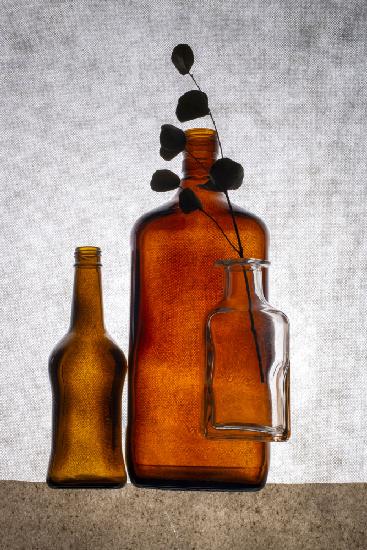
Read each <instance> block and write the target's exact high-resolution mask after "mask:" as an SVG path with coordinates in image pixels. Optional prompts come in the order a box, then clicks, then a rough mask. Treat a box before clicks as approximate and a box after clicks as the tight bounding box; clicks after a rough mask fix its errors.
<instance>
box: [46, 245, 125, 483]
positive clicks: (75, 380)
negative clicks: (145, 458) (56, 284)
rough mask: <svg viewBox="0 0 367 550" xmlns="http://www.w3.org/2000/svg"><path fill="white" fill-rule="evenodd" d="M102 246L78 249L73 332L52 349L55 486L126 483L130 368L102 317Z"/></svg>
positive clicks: (51, 472)
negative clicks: (124, 405)
mask: <svg viewBox="0 0 367 550" xmlns="http://www.w3.org/2000/svg"><path fill="white" fill-rule="evenodd" d="M101 265H102V264H101V251H100V249H99V248H97V247H92V246H83V247H79V248H77V249H76V251H75V279H74V292H73V304H72V312H71V323H70V329H69V332H68V333H67V334H66V336H65V337H64V338H63V339H62V340H61V342H59V344H58V345H57V346H56V347H55V349H54V350H53V351H52V353H51V355H50V359H49V373H50V380H51V386H52V396H53V411H52V421H53V429H52V450H51V456H50V462H49V468H48V473H47V483H48V485H50V486H51V487H69V488H77V487H91V488H93V487H104V488H109V487H122V486H123V485H124V484H125V483H126V472H125V465H124V459H123V456H122V433H121V397H122V388H123V383H124V378H125V374H126V368H127V366H126V360H125V357H124V354H123V352H122V351H121V350H120V348H119V347H118V346H117V345H116V344H115V342H114V341H113V340H112V339H111V338H110V336H109V335H108V334H107V332H106V329H105V326H104V322H103V308H102V286H101Z"/></svg>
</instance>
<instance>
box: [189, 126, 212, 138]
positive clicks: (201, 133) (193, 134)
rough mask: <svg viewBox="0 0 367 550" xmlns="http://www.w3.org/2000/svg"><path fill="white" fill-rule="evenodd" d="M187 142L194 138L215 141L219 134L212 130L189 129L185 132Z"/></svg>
mask: <svg viewBox="0 0 367 550" xmlns="http://www.w3.org/2000/svg"><path fill="white" fill-rule="evenodd" d="M185 135H186V138H187V140H189V139H192V138H205V139H213V140H215V139H216V137H217V132H216V131H215V130H213V129H212V128H189V129H188V130H185Z"/></svg>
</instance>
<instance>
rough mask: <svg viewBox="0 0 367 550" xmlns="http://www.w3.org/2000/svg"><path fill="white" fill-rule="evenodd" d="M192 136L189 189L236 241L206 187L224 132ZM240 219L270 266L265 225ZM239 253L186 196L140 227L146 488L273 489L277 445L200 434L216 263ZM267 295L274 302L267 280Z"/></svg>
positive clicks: (136, 338) (136, 402) (136, 411)
mask: <svg viewBox="0 0 367 550" xmlns="http://www.w3.org/2000/svg"><path fill="white" fill-rule="evenodd" d="M186 137H187V145H186V152H185V158H184V164H183V170H184V177H183V179H182V181H181V186H182V187H184V188H186V187H190V188H192V189H194V190H195V193H196V194H197V195H198V196H199V198H200V200H201V202H202V204H203V206H204V208H205V210H206V211H208V212H209V213H210V214H211V215H212V216H214V217H215V219H216V220H217V221H218V222H219V223H220V225H221V226H222V228H223V229H224V231H225V232H226V234H227V235H228V236H229V238H231V239H232V241H233V242H235V234H234V229H233V225H232V221H231V217H230V215H229V213H228V206H227V202H226V201H225V198H224V197H223V194H222V193H216V192H208V191H206V190H204V189H201V188H199V187H197V185H198V184H200V183H204V182H205V181H206V180H207V174H208V172H209V169H210V167H211V165H212V164H213V162H214V161H215V158H216V152H217V145H216V135H215V132H214V131H213V130H208V129H204V128H201V129H192V130H188V131H187V132H186ZM192 155H193V156H195V157H196V158H197V159H199V161H200V164H199V163H198V162H196V161H195V160H194V159H193V156H192ZM234 212H235V216H236V219H237V223H238V227H239V231H240V233H241V238H242V241H243V243H244V249H245V250H244V254H245V256H246V257H253V258H260V259H267V253H268V232H267V229H266V226H265V224H264V223H263V222H262V221H261V220H260V219H259V218H257V217H256V216H254V215H252V214H250V213H249V212H246V211H245V210H243V209H241V208H238V207H236V206H235V207H234ZM233 254H234V252H233V250H232V249H231V247H230V246H229V245H228V244H227V242H226V240H225V239H224V238H223V237H222V236H221V235H220V233H219V232H218V229H217V227H216V226H215V225H214V224H213V223H212V222H211V220H209V219H208V218H207V217H206V216H204V215H203V214H202V212H200V211H195V212H192V213H190V214H184V213H183V212H182V211H181V210H180V208H179V206H178V193H177V194H176V196H175V197H174V198H173V199H172V200H171V201H169V202H168V203H166V204H164V205H163V206H162V207H160V208H158V209H156V210H153V211H151V212H148V213H147V214H145V215H144V216H142V217H141V218H140V219H139V220H138V221H137V222H136V224H135V226H134V229H133V232H132V278H131V319H130V350H129V412H128V433H127V444H126V460H127V466H128V471H129V475H130V478H131V480H132V482H133V483H135V484H136V485H138V486H143V487H167V488H192V489H195V488H196V489H200V488H202V489H211V490H215V489H218V490H220V489H222V490H223V489H226V490H228V489H233V490H257V489H260V488H262V487H263V486H264V485H265V482H266V477H267V472H268V467H269V444H268V443H263V442H255V441H254V442H249V441H238V440H237V441H236V440H209V439H207V438H206V437H205V435H204V434H203V432H202V429H201V425H202V415H203V396H204V375H205V330H204V326H205V319H206V316H207V315H208V313H209V311H210V310H211V309H213V308H214V306H215V305H216V304H217V303H218V301H219V300H220V298H221V294H222V292H223V283H222V277H221V273H220V272H219V270H217V269H216V268H215V267H214V262H215V261H216V260H218V259H223V258H234V256H233ZM264 288H265V294H266V292H267V280H266V275H264Z"/></svg>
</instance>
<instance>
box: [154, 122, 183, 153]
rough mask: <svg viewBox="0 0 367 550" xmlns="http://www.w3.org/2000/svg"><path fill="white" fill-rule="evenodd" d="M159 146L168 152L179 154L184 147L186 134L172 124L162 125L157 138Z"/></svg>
mask: <svg viewBox="0 0 367 550" xmlns="http://www.w3.org/2000/svg"><path fill="white" fill-rule="evenodd" d="M159 139H160V142H161V146H162V147H163V148H164V149H168V150H169V151H178V152H181V151H183V150H184V149H185V146H186V134H185V132H184V131H183V130H181V128H177V126H173V124H163V126H161V134H160V136H159Z"/></svg>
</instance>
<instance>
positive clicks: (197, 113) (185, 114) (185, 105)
mask: <svg viewBox="0 0 367 550" xmlns="http://www.w3.org/2000/svg"><path fill="white" fill-rule="evenodd" d="M208 114H209V107H208V96H207V95H206V94H205V93H204V92H200V91H199V90H190V91H189V92H186V93H185V94H184V95H182V96H181V97H180V99H179V100H178V105H177V108H176V116H177V118H178V120H179V121H180V122H186V121H187V120H193V119H194V118H199V117H202V116H206V115H208Z"/></svg>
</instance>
